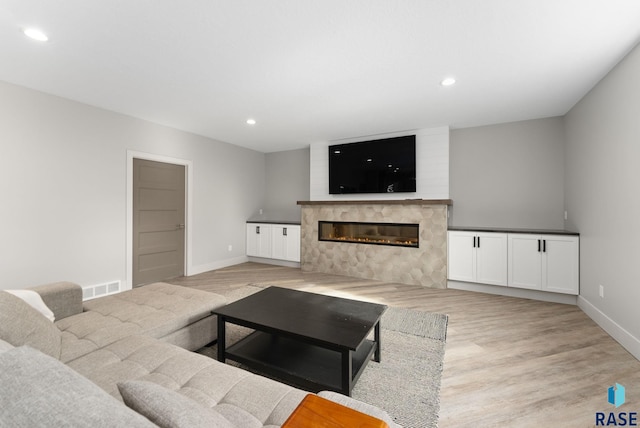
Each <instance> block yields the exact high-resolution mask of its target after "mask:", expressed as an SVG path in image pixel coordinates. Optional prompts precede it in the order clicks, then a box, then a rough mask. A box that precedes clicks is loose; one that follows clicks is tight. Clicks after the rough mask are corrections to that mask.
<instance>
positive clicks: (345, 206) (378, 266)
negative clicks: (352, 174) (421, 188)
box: [298, 199, 452, 288]
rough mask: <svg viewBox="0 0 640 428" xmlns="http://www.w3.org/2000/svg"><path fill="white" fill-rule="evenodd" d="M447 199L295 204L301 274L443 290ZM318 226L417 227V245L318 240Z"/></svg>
mask: <svg viewBox="0 0 640 428" xmlns="http://www.w3.org/2000/svg"><path fill="white" fill-rule="evenodd" d="M451 204H452V202H451V200H450V199H407V200H383V201H360V200H357V201H342V200H341V201H299V202H298V205H301V206H302V223H301V248H300V252H301V257H300V265H301V268H302V270H303V271H307V272H324V273H335V274H338V275H347V276H353V277H357V278H365V279H376V280H380V281H387V282H398V283H402V284H411V285H422V286H425V287H432V288H446V287H447V210H448V206H449V205H451ZM320 221H323V222H365V223H384V224H390V223H393V224H418V226H419V232H418V235H419V244H418V247H415V246H413V247H406V246H397V245H379V244H376V245H372V244H368V243H354V242H335V241H321V240H319V234H318V224H319V222H320Z"/></svg>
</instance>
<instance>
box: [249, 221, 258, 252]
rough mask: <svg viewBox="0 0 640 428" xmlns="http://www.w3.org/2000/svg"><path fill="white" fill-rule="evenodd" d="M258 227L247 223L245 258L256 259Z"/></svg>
mask: <svg viewBox="0 0 640 428" xmlns="http://www.w3.org/2000/svg"><path fill="white" fill-rule="evenodd" d="M257 230H258V225H257V224H255V223H247V256H253V257H258V234H257Z"/></svg>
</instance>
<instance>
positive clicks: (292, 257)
mask: <svg viewBox="0 0 640 428" xmlns="http://www.w3.org/2000/svg"><path fill="white" fill-rule="evenodd" d="M271 230H272V233H271V240H272V242H271V257H272V258H274V259H279V260H288V261H292V262H299V261H300V226H296V225H273V226H272V227H271Z"/></svg>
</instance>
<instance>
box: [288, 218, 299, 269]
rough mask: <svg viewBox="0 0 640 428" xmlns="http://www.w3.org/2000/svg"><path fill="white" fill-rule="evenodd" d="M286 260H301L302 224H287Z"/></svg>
mask: <svg viewBox="0 0 640 428" xmlns="http://www.w3.org/2000/svg"><path fill="white" fill-rule="evenodd" d="M286 257H287V258H286V260H289V261H292V262H299V261H300V226H287V253H286Z"/></svg>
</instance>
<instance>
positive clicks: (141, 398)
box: [118, 380, 233, 428]
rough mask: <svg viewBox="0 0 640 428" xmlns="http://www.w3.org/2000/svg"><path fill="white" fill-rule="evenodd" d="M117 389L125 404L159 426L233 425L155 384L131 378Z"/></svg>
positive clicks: (224, 427)
mask: <svg viewBox="0 0 640 428" xmlns="http://www.w3.org/2000/svg"><path fill="white" fill-rule="evenodd" d="M118 390H119V391H120V394H121V395H122V398H123V400H124V402H125V404H126V405H127V406H129V407H130V408H132V409H133V410H135V411H136V412H138V413H140V414H141V415H144V416H146V417H147V419H149V420H150V421H151V422H153V423H155V424H156V425H159V426H160V427H162V428H205V427H206V428H211V427H219V428H233V425H232V424H231V422H229V421H228V420H227V419H225V418H224V417H223V416H222V415H221V414H219V413H218V412H216V411H215V410H214V409H211V408H209V407H205V406H203V405H201V404H200V403H197V402H195V401H193V400H192V399H190V398H189V397H186V396H184V395H182V394H180V393H179V392H175V391H172V390H170V389H167V388H165V387H163V386H161V385H158V384H156V383H152V382H147V381H142V380H130V381H126V382H120V383H118Z"/></svg>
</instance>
